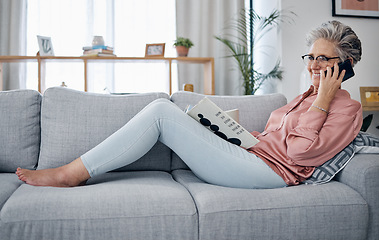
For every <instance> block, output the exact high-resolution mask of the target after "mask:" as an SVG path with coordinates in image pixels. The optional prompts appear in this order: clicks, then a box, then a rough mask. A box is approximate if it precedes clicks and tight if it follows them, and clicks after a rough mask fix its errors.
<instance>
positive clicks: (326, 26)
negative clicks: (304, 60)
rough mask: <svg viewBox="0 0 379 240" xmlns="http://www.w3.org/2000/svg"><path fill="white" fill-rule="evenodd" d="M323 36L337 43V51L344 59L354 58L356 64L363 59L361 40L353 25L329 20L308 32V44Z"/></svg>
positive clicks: (310, 44) (309, 45)
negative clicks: (352, 27)
mask: <svg viewBox="0 0 379 240" xmlns="http://www.w3.org/2000/svg"><path fill="white" fill-rule="evenodd" d="M321 38H322V39H325V40H328V41H330V42H332V43H334V44H335V46H336V52H337V54H338V56H339V57H340V58H341V60H342V61H345V60H346V59H348V58H352V59H353V66H354V65H355V64H356V63H357V62H358V61H360V60H361V56H362V46H361V41H360V40H359V38H358V36H357V35H356V34H355V32H354V31H353V29H351V27H349V26H346V25H345V24H343V23H341V22H339V21H328V22H326V23H323V24H322V25H321V26H320V27H318V28H316V29H314V30H312V31H311V32H309V33H308V35H307V37H306V44H307V46H308V47H311V46H312V45H313V44H314V42H316V41H317V40H318V39H321Z"/></svg>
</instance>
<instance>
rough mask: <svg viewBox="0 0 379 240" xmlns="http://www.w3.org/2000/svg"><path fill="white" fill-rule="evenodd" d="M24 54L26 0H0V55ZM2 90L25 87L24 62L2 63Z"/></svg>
mask: <svg viewBox="0 0 379 240" xmlns="http://www.w3.org/2000/svg"><path fill="white" fill-rule="evenodd" d="M25 54H26V0H0V55H25ZM3 68H4V69H3V86H2V89H3V90H12V89H18V88H25V87H26V84H25V64H24V63H4V65H3Z"/></svg>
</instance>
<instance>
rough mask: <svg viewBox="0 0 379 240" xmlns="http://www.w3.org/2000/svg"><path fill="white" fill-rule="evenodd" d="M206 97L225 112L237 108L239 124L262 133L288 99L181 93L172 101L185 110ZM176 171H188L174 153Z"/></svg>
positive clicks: (271, 96) (174, 95) (173, 161)
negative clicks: (270, 118)
mask: <svg viewBox="0 0 379 240" xmlns="http://www.w3.org/2000/svg"><path fill="white" fill-rule="evenodd" d="M204 97H208V98H209V99H210V100H212V101H213V102H214V103H215V104H217V105H218V106H219V107H220V108H221V109H223V110H225V111H226V110H232V109H236V108H237V109H238V110H239V123H240V124H241V125H242V126H243V127H244V128H246V130H248V131H249V132H252V131H259V132H262V131H263V130H264V128H265V126H266V123H267V120H268V118H269V117H270V114H271V112H272V111H274V110H275V109H278V108H280V107H282V106H284V105H285V104H287V99H286V98H285V96H284V95H283V94H280V93H275V94H267V95H250V96H219V95H212V96H211V95H203V94H198V93H192V92H184V91H181V92H176V93H174V94H172V96H171V101H172V102H174V103H175V104H176V105H178V106H179V107H180V108H181V109H185V108H186V107H187V105H192V106H194V105H196V103H198V102H199V101H200V100H201V99H203V98H204ZM175 169H187V166H186V165H185V164H184V162H183V161H182V160H181V159H180V158H179V157H178V156H177V155H176V154H175V153H174V154H173V158H172V170H175Z"/></svg>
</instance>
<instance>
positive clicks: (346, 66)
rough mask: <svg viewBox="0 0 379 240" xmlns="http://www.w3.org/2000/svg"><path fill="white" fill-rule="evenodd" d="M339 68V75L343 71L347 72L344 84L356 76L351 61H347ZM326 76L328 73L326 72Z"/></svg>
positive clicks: (340, 64) (339, 65)
mask: <svg viewBox="0 0 379 240" xmlns="http://www.w3.org/2000/svg"><path fill="white" fill-rule="evenodd" d="M338 67H339V74H338V76H339V75H340V74H341V72H342V70H346V72H345V76H344V77H343V79H342V82H344V81H346V80H347V79H349V78H351V77H353V76H354V75H355V73H354V70H353V67H352V66H351V62H350V60H349V59H346V60H345V61H344V62H342V63H339V64H338ZM333 72H334V67H332V74H333ZM325 76H326V71H325Z"/></svg>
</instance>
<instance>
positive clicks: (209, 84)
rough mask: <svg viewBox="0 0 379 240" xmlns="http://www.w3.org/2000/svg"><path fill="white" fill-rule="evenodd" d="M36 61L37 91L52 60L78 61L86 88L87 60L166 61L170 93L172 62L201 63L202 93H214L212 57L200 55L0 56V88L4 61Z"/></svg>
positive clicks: (43, 81)
mask: <svg viewBox="0 0 379 240" xmlns="http://www.w3.org/2000/svg"><path fill="white" fill-rule="evenodd" d="M24 61H25V62H38V91H39V92H43V91H44V90H45V87H44V86H45V69H46V64H45V63H46V62H52V61H79V62H83V66H84V77H83V78H84V91H87V90H88V81H89V79H88V74H87V69H88V67H87V66H88V62H99V63H101V62H123V61H126V62H127V61H130V62H141V61H142V62H157V61H158V62H159V61H161V62H167V63H168V64H169V74H168V75H169V79H168V81H169V85H170V92H169V93H170V94H172V63H184V64H191V63H193V64H203V65H204V81H203V82H204V94H208V95H214V93H215V90H214V58H200V57H176V58H170V57H168V58H166V57H96V56H91V57H86V56H80V57H71V56H0V90H2V86H3V85H2V82H3V63H4V62H24Z"/></svg>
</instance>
